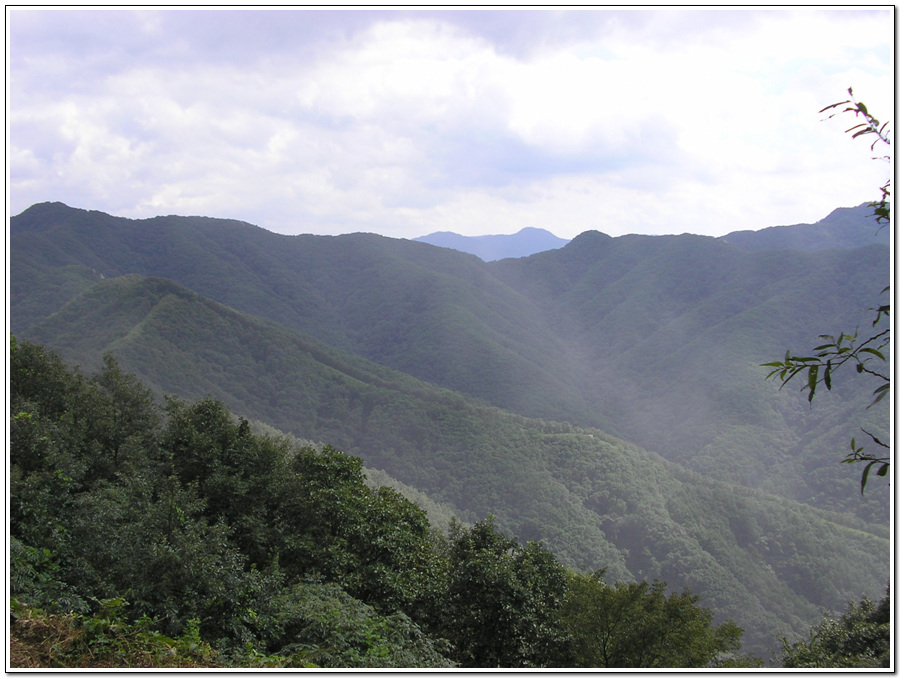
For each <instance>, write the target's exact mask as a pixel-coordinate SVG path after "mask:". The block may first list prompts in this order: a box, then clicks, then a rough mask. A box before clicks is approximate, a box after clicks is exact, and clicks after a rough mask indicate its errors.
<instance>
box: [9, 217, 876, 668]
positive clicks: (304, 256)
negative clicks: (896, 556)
mask: <svg viewBox="0 0 900 678" xmlns="http://www.w3.org/2000/svg"><path fill="white" fill-rule="evenodd" d="M855 209H857V212H856V213H854V214H855V215H856V216H855V220H853V219H851V221H853V223H854V225H855V227H858V228H859V229H862V228H864V227H865V225H864V220H865V217H864V215H863V213H862V210H859V208H855ZM841 216H842V218H850V217H848V216H847V215H846V214H844V213H842V215H841ZM875 230H876V229H875V227H874V225H873V226H872V234H873V240H874V237H875ZM10 246H11V261H10V264H11V269H10V271H11V272H10V303H11V308H10V320H11V330H12V333H13V334H14V335H15V336H16V337H18V338H19V339H25V340H28V341H34V342H37V343H41V344H43V345H46V346H47V347H50V348H52V349H54V350H55V351H57V352H58V353H59V355H60V356H61V357H62V358H63V359H64V360H66V361H67V362H69V363H71V364H79V365H81V368H82V370H84V371H86V372H92V371H95V370H97V369H98V368H99V367H100V366H101V364H102V356H103V355H104V354H105V353H111V354H113V355H114V356H115V357H116V358H117V360H119V361H120V362H121V364H122V366H123V367H124V368H126V369H128V370H129V371H132V372H134V373H135V374H137V375H139V376H140V378H141V379H142V380H143V381H144V382H145V383H146V384H147V385H148V386H150V387H151V388H152V389H153V390H154V391H155V392H156V393H158V394H163V393H173V394H177V395H178V396H180V397H182V398H187V399H191V400H197V399H201V398H203V397H205V396H207V395H212V396H213V397H216V398H219V399H221V400H222V401H223V402H224V403H226V404H227V406H228V407H229V408H230V409H231V410H232V411H233V412H235V413H236V414H239V415H240V416H243V417H246V418H248V419H250V420H252V421H254V422H259V424H258V425H265V426H270V427H274V428H275V429H278V430H280V431H284V432H286V433H290V434H292V435H294V436H296V437H298V438H301V439H304V440H310V441H315V442H323V443H328V444H330V445H333V446H334V447H336V448H338V449H341V450H343V451H345V452H347V453H349V454H353V455H357V456H359V457H361V458H362V459H363V460H364V462H365V464H366V465H367V466H369V467H372V468H373V469H379V470H380V471H382V472H384V473H387V474H389V475H390V476H392V477H393V478H395V479H396V480H397V481H400V482H401V483H403V484H405V485H407V486H409V487H412V488H415V489H416V490H418V491H421V492H423V493H425V494H426V495H427V496H428V497H429V498H430V499H432V500H434V501H436V502H440V503H442V504H443V505H444V506H447V507H452V508H453V510H455V511H456V512H457V515H459V517H460V518H462V519H463V520H467V521H474V520H480V519H483V518H484V517H486V516H487V515H490V514H493V515H494V516H496V521H497V525H498V527H499V528H500V529H502V530H503V532H504V533H506V534H509V535H511V536H514V537H516V538H518V539H519V540H520V541H522V542H523V543H524V542H525V541H527V540H540V541H542V542H543V543H544V544H545V545H546V547H547V548H548V549H549V550H551V551H552V552H553V553H555V554H557V555H558V557H559V558H560V559H561V561H562V562H564V563H565V564H567V565H569V566H571V567H574V568H577V569H581V570H591V569H597V568H606V576H607V577H608V578H609V579H610V580H611V581H613V580H650V579H653V578H660V579H664V580H665V581H667V582H668V583H669V585H670V587H671V588H673V589H681V588H682V587H685V586H687V587H690V588H691V590H692V591H693V592H694V593H696V594H699V595H700V596H701V598H702V600H703V601H704V603H705V604H707V605H709V606H710V607H711V608H712V609H713V610H714V611H715V613H716V616H717V618H718V619H726V618H727V619H733V620H734V621H735V622H736V623H737V624H738V625H740V626H742V627H743V628H745V629H746V635H745V638H744V648H745V649H746V650H747V651H752V652H756V653H758V654H760V655H761V656H766V655H767V654H768V653H770V652H771V651H772V649H773V647H774V639H775V638H776V637H777V636H778V635H785V636H789V637H794V636H796V635H798V634H801V633H803V632H804V629H805V628H806V627H807V626H808V625H809V624H810V623H812V622H814V621H815V620H816V619H817V618H818V617H820V616H821V614H822V612H823V611H824V610H827V609H833V610H834V609H841V608H842V607H843V606H844V605H845V603H846V602H847V601H848V600H851V599H858V598H859V597H860V596H862V595H863V594H868V595H870V597H872V598H875V597H877V596H879V595H880V594H881V593H882V592H883V589H884V586H885V585H886V582H887V581H888V578H889V571H888V566H889V549H890V535H889V532H888V526H889V507H890V502H889V487H888V486H887V483H877V484H872V485H870V487H869V488H867V491H866V493H865V495H864V496H860V493H859V480H858V475H857V474H856V473H855V472H854V469H853V468H848V467H846V466H843V465H841V464H840V463H839V462H840V459H841V458H842V457H843V456H844V454H846V446H847V441H849V439H850V438H851V437H852V436H853V435H855V434H856V431H857V430H858V428H859V427H860V426H865V427H867V428H868V429H869V430H873V431H875V432H877V433H878V434H879V435H882V436H884V437H885V438H887V437H888V435H887V432H888V431H889V426H890V421H889V413H888V412H887V408H883V409H875V408H873V409H871V410H867V409H866V406H867V405H868V402H869V401H868V395H869V391H867V390H866V388H865V387H864V386H862V387H860V385H858V384H855V383H853V381H852V379H851V380H848V381H846V382H842V383H840V384H839V385H836V388H835V390H834V391H833V392H832V393H831V394H829V396H828V398H827V399H826V398H821V399H817V400H816V402H815V403H814V404H813V405H812V406H810V404H809V403H807V401H806V397H805V395H804V394H803V393H798V392H793V391H791V390H790V389H785V390H783V391H779V390H778V388H777V386H776V385H775V384H772V383H770V382H766V381H765V380H764V376H765V370H764V369H762V368H760V367H759V365H760V364H761V363H762V362H765V361H767V360H771V359H778V358H780V356H781V355H783V353H784V350H785V349H786V348H789V347H790V348H796V350H798V351H800V350H802V349H803V348H804V347H808V346H813V345H815V343H814V342H815V340H816V335H817V334H819V333H820V332H826V331H829V332H830V331H837V330H838V329H839V328H852V327H856V326H860V327H862V326H863V324H864V322H865V318H866V309H867V308H869V307H870V306H872V305H873V304H875V303H876V302H877V301H878V300H877V293H878V291H880V290H881V289H882V288H883V287H884V286H885V285H887V284H888V283H889V279H888V278H889V252H888V248H887V247H886V246H885V245H883V244H877V243H873V244H871V245H868V246H864V247H844V248H838V249H834V248H832V249H822V250H815V251H805V250H803V249H789V248H786V247H781V246H779V249H774V250H773V249H765V248H759V249H754V247H752V246H748V245H747V244H746V243H744V245H743V246H741V247H738V246H737V245H734V244H731V243H729V242H727V237H726V238H725V239H717V238H708V237H700V236H689V235H683V236H658V237H647V236H623V237H619V238H611V237H609V236H606V235H604V234H602V233H599V232H587V233H584V234H582V235H580V236H578V237H576V238H575V239H573V240H572V241H571V242H569V243H568V244H566V245H565V246H564V247H562V248H559V249H554V250H549V251H544V252H540V253H537V254H534V255H531V256H529V257H526V258H520V259H505V260H502V261H496V262H484V261H481V260H479V259H478V258H476V257H474V256H472V255H470V254H464V253H460V252H456V251H453V250H449V249H445V248H438V247H433V246H431V245H427V244H425V243H417V242H411V241H404V240H394V239H390V238H384V237H381V236H376V235H371V234H353V235H348V236H334V237H325V236H278V235H275V234H273V233H269V232H268V231H265V230H264V229H261V228H258V227H255V226H252V225H250V224H245V223H242V222H233V221H226V220H217V219H210V218H201V217H157V218H154V219H148V220H140V221H133V220H127V219H120V218H116V217H111V216H109V215H105V214H101V213H98V212H87V211H84V210H78V209H73V208H70V207H67V206H65V205H62V204H59V203H52V204H51V203H45V204H41V205H36V206H34V207H32V208H30V209H29V210H26V212H24V213H23V214H21V215H18V216H17V217H14V218H13V220H12V223H11V229H10ZM766 247H768V246H766Z"/></svg>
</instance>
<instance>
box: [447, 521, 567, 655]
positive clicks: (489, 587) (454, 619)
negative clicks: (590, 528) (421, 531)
mask: <svg viewBox="0 0 900 678" xmlns="http://www.w3.org/2000/svg"><path fill="white" fill-rule="evenodd" d="M565 587H566V573H565V570H564V569H563V568H562V567H561V566H560V565H559V563H558V562H557V561H556V559H555V558H554V557H553V555H552V554H550V553H549V552H547V551H546V550H545V549H543V548H542V547H541V546H540V545H539V544H536V543H534V542H529V543H528V544H527V545H526V546H524V547H522V546H519V544H518V543H517V542H515V541H514V540H511V539H509V538H508V537H505V536H503V535H502V534H500V533H499V532H498V531H497V530H496V528H495V527H494V524H493V521H492V520H490V519H488V520H487V521H484V522H479V523H476V524H475V525H474V526H473V527H472V528H470V529H465V528H462V527H460V526H459V525H456V526H454V528H453V529H452V530H451V533H450V574H449V585H448V590H447V595H446V598H445V599H444V600H443V609H442V613H441V617H442V620H443V622H442V626H443V628H444V630H445V633H446V635H447V637H448V638H449V639H450V640H451V642H452V643H453V644H454V646H455V647H456V652H455V653H454V657H455V658H456V659H457V661H459V663H460V666H462V667H469V668H496V667H504V666H505V667H514V668H526V667H540V666H565V665H566V660H568V656H567V655H566V654H565V647H566V640H567V639H566V636H565V634H564V632H563V631H562V629H561V628H560V627H559V625H558V623H557V621H558V618H557V611H558V609H559V607H560V605H561V604H562V600H563V597H564V595H565Z"/></svg>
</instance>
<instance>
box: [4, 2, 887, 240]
mask: <svg viewBox="0 0 900 678" xmlns="http://www.w3.org/2000/svg"><path fill="white" fill-rule="evenodd" d="M63 15H64V16H63ZM890 16H891V13H890V12H855V11H844V12H811V11H806V10H796V11H793V12H786V11H778V10H774V11H757V10H751V11H749V12H742V13H741V12H731V11H719V12H709V11H680V12H679V11H674V12H673V11H643V12H641V11H637V12H629V11H622V12H606V11H586V12H551V13H546V12H545V13H540V12H512V13H510V12H486V13H478V12H474V13H473V12H411V11H401V12H394V13H392V12H374V13H366V12H322V13H319V12H308V11H289V12H258V13H257V12H204V11H199V12H179V11H162V12H149V13H148V12H105V11H101V12H84V13H82V12H60V11H45V12H18V11H16V10H13V11H12V21H11V23H10V32H11V37H12V42H11V62H10V110H9V121H10V123H9V124H10V149H9V162H10V165H9V171H10V195H11V199H12V205H11V210H12V212H13V213H16V212H18V211H21V210H22V209H24V208H25V207H27V206H28V205H30V204H32V203H33V202H37V201H40V200H63V201H65V202H69V203H70V204H73V205H75V206H79V207H86V208H91V209H100V210H107V211H112V212H114V213H117V214H122V215H124V216H133V217H144V216H152V215H154V214H158V213H192V214H207V215H211V216H224V217H234V218H240V219H244V220H247V221H250V222H253V223H257V224H260V225H262V226H264V227H266V228H270V229H272V230H279V231H283V232H295V231H298V230H300V231H311V232H321V233H334V232H346V231H352V230H375V231H378V232H382V233H385V234H389V235H395V236H409V237H412V236H415V235H421V234H423V233H426V232H429V231H431V230H456V231H458V232H462V233H468V234H474V233H483V232H513V231H516V230H518V229H519V228H522V227H524V226H542V227H545V228H550V229H551V230H554V229H555V232H557V233H559V234H560V235H564V236H567V237H571V236H574V235H575V234H577V233H578V232H580V231H581V230H585V229H588V228H599V229H601V230H605V231H607V232H609V233H611V234H619V233H623V232H627V231H642V232H681V231H693V232H711V233H712V232H715V233H723V232H725V231H727V230H734V229H736V228H761V227H764V226H769V225H772V224H773V223H789V222H790V221H792V220H797V221H808V220H814V219H817V218H820V217H821V216H824V215H825V214H826V213H827V212H828V211H830V210H831V209H833V208H834V207H838V206H844V205H848V204H858V203H860V202H863V201H864V200H867V199H871V198H874V197H876V195H874V194H875V193H877V187H878V186H879V185H880V184H881V182H882V181H883V179H882V177H883V176H884V175H886V174H887V172H886V167H885V166H883V165H881V164H879V163H873V162H871V161H868V160H867V158H868V155H867V153H866V150H867V149H866V148H864V147H863V145H862V144H860V143H859V142H852V141H851V140H850V139H849V137H848V136H847V135H844V134H843V129H844V127H842V125H843V121H836V120H832V121H829V122H824V123H823V122H821V118H822V117H824V116H820V115H819V114H818V113H817V111H818V110H819V109H820V108H822V107H823V106H824V105H827V104H828V103H832V102H833V101H836V100H838V99H839V98H840V97H842V96H843V94H844V93H845V90H846V87H847V86H850V85H852V86H854V88H855V91H856V92H857V93H858V94H859V95H860V96H861V97H863V99H864V100H865V101H866V103H868V104H869V105H870V108H871V109H872V110H878V111H885V112H886V113H885V114H888V113H887V112H888V111H892V110H893V79H892V72H891V67H892V48H893V42H892V40H893V33H892V24H891V22H890V21H889V20H887V21H886V18H888V17H890ZM129 45H130V46H131V47H130V48H129ZM848 168H852V171H848Z"/></svg>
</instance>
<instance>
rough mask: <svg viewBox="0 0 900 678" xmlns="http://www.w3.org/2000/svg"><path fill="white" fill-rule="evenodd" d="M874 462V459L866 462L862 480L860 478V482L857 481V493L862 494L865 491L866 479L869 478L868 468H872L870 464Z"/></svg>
mask: <svg viewBox="0 0 900 678" xmlns="http://www.w3.org/2000/svg"><path fill="white" fill-rule="evenodd" d="M875 463H876V462H874V461H870V462H869V463H868V464H866V467H865V468H864V469H863V472H862V480H860V483H859V493H860V494H864V493H865V491H866V481H868V479H869V470H870V469H871V468H872V466H873V465H874V464H875Z"/></svg>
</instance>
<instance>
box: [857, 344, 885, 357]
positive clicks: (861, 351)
mask: <svg viewBox="0 0 900 678" xmlns="http://www.w3.org/2000/svg"><path fill="white" fill-rule="evenodd" d="M859 352H860V353H871V354H872V355H874V356H877V357H878V358H881V359H882V360H884V359H885V357H884V354H882V353H881V351H878V350H876V349H874V348H869V347H868V346H867V347H866V348H861V349H859Z"/></svg>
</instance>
